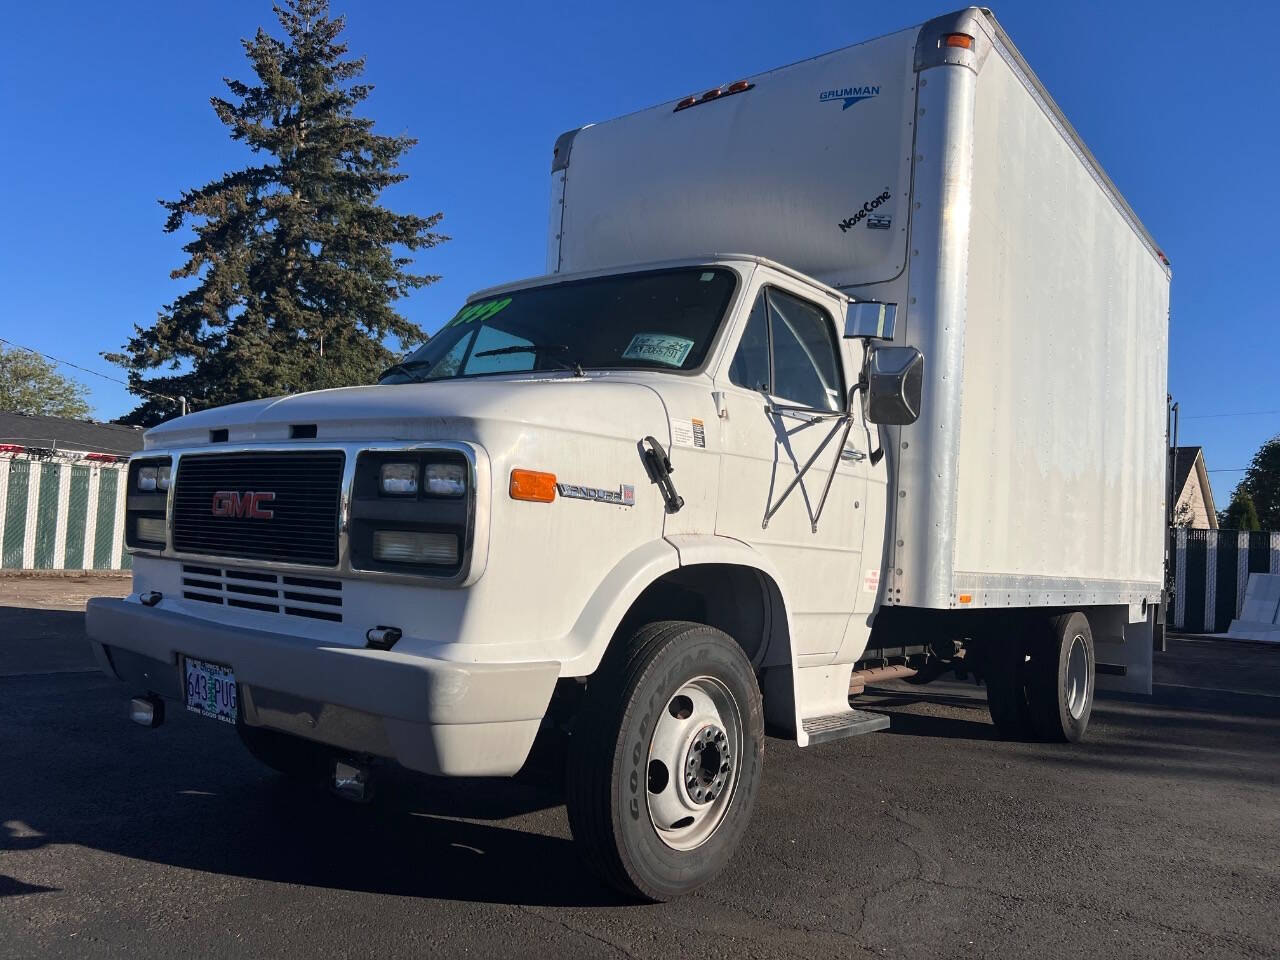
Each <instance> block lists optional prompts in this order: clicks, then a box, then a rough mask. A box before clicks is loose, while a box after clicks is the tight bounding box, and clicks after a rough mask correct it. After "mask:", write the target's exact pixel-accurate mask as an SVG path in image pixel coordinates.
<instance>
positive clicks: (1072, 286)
mask: <svg viewBox="0 0 1280 960" xmlns="http://www.w3.org/2000/svg"><path fill="white" fill-rule="evenodd" d="M548 254H549V255H548V273H547V275H546V276H543V277H540V278H537V279H533V280H527V281H522V282H519V283H513V284H510V285H507V286H502V287H497V288H494V289H491V290H486V291H484V292H482V293H478V294H476V295H475V296H473V297H472V298H471V299H470V300H468V302H467V303H466V304H465V305H464V306H463V308H462V309H461V310H460V311H459V312H458V314H457V315H456V316H454V317H453V318H452V319H450V320H449V321H448V322H447V323H445V325H444V326H443V327H442V329H441V330H440V331H439V332H438V333H437V334H436V335H435V336H434V337H432V338H431V340H430V341H429V342H428V343H427V344H425V345H424V346H423V347H421V348H420V349H419V350H417V351H415V352H414V353H412V354H410V355H409V356H407V357H406V358H405V359H404V360H403V361H402V362H401V363H399V364H397V365H396V366H395V367H393V368H392V369H391V370H389V371H387V372H386V373H385V374H384V375H383V377H382V378H381V380H380V381H379V383H377V384H373V385H369V386H363V387H351V388H346V389H341V390H327V391H321V392H317V393H310V394H303V395H298V396H288V397H281V398H275V399H269V400H262V401H258V402H251V403H244V404H238V405H235V406H230V407H224V408H221V409H210V410H204V411H200V412H197V413H194V414H192V415H190V416H186V417H183V418H181V419H178V420H174V421H172V422H169V423H166V424H164V425H162V426H159V427H156V428H154V429H152V430H150V431H149V432H148V433H147V435H146V448H145V450H144V451H143V452H142V453H140V454H138V455H137V456H136V457H134V458H133V460H132V462H131V463H130V468H129V492H128V501H127V510H128V532H127V540H128V544H129V546H130V548H131V549H132V550H133V554H134V589H133V593H132V594H131V595H130V596H129V597H127V598H125V599H105V598H104V599H95V600H93V601H92V602H91V603H90V605H89V609H88V630H89V634H90V637H91V638H92V643H93V646H94V649H95V651H96V653H97V655H98V658H99V662H100V663H101V665H102V667H103V669H104V670H106V671H107V672H108V673H109V674H111V675H112V676H115V677H118V678H120V679H122V680H125V681H127V682H128V683H129V684H131V685H132V687H133V688H134V689H135V691H136V692H137V694H138V696H137V697H136V698H135V699H134V700H133V701H132V704H131V709H132V712H133V716H134V718H135V719H136V720H138V721H139V722H142V723H144V724H155V723H157V722H159V721H160V720H161V719H162V718H163V708H164V703H165V701H166V700H170V701H174V702H176V703H177V704H179V705H180V706H181V707H182V708H185V709H186V710H190V711H194V712H197V713H201V714H203V715H206V716H208V717H210V718H213V719H216V720H220V721H223V722H225V723H227V724H229V725H234V727H235V729H236V730H237V732H238V733H239V735H240V737H241V738H242V739H243V740H244V742H245V744H246V745H247V746H248V748H249V749H250V751H251V752H252V753H253V754H255V755H256V756H257V757H258V758H260V759H262V760H264V761H265V762H266V763H268V764H270V765H272V766H274V767H276V768H277V769H280V770H282V771H285V772H286V773H288V774H291V775H294V776H298V777H303V778H316V779H322V778H327V779H328V781H329V783H330V785H331V787H333V788H334V789H336V790H338V791H339V792H341V793H344V794H346V795H350V796H357V797H358V796H362V795H364V794H365V793H366V791H367V789H368V785H369V776H370V773H371V770H373V769H375V768H376V764H377V763H378V762H381V761H383V760H391V761H396V762H399V763H400V764H403V765H404V766H406V767H409V768H412V769H414V770H419V771H424V772H426V773H429V774H435V775H443V776H475V775H486V776H491V775H510V774H514V773H516V772H517V771H519V770H520V769H521V767H522V765H524V764H525V763H526V760H527V758H528V756H529V753H530V749H531V746H532V745H533V743H534V741H535V738H536V737H538V736H539V734H542V735H543V736H546V737H554V736H556V735H557V734H560V735H562V736H563V740H564V743H565V744H566V747H565V753H564V763H565V767H566V778H567V789H566V795H567V806H568V813H569V820H570V824H571V826H572V829H573V833H574V836H575V837H576V838H577V840H578V841H579V843H580V844H581V846H582V847H583V849H584V851H585V856H586V858H587V860H588V862H589V863H590V864H591V865H592V866H593V867H594V868H595V869H596V870H598V871H599V873H600V874H601V876H602V877H604V878H605V879H606V880H607V881H608V882H610V883H612V884H613V885H615V886H616V887H618V888H619V889H621V890H623V891H626V892H628V893H630V894H633V895H636V896H639V897H644V898H651V899H662V898H666V897H671V896H675V895H678V894H680V893H682V892H685V891H687V890H690V889H692V888H693V887H696V886H697V885H699V884H701V883H703V882H705V881H707V880H708V879H709V878H710V877H712V876H713V875H714V874H715V873H716V872H717V871H718V870H720V869H721V868H722V867H723V866H724V865H725V864H726V863H727V861H728V860H729V858H730V856H731V855H732V853H733V851H734V849H735V847H736V845H737V844H738V841H739V840H740V838H741V837H742V835H743V832H744V830H745V829H746V826H747V822H748V819H749V817H750V814H751V810H752V805H753V801H754V798H755V795H756V792H757V788H758V786H759V782H760V777H761V774H762V761H763V738H764V736H765V730H766V724H767V725H768V727H769V729H770V731H771V732H772V733H775V734H779V735H783V736H787V737H793V738H794V739H795V740H796V741H797V742H798V743H799V744H801V745H802V746H803V745H806V744H811V743H815V742H818V741H821V740H826V739H831V738H833V737H839V736H848V735H852V734H858V733H866V732H869V731H872V730H876V729H880V728H882V727H884V726H886V725H887V723H888V718H887V717H885V716H883V715H877V714H875V713H873V712H868V711H863V710H858V709H857V708H856V706H854V704H855V703H856V697H855V698H854V699H853V700H852V701H851V694H856V693H858V692H859V691H861V690H862V689H863V688H864V686H865V685H866V684H867V683H869V682H871V681H873V680H875V679H877V678H883V677H887V676H908V675H914V676H915V677H916V678H917V679H919V680H928V679H932V678H934V677H937V676H939V675H941V674H943V673H944V672H947V671H950V670H958V671H962V672H963V673H964V674H966V675H970V676H973V677H975V678H977V679H979V680H981V681H983V682H984V683H985V685H986V689H987V695H988V699H989V702H990V709H991V715H992V719H993V721H994V722H995V724H996V726H997V727H998V728H999V729H1000V730H1001V731H1002V732H1004V733H1005V734H1006V735H1008V736H1014V737H1034V738H1041V739H1050V740H1059V741H1074V740H1077V739H1079V738H1080V736H1081V735H1082V734H1083V733H1084V731H1085V727H1086V725H1087V723H1088V720H1089V715H1090V710H1091V707H1092V703H1093V696H1094V691H1095V685H1100V684H1104V683H1111V684H1114V685H1118V686H1123V687H1126V688H1128V689H1130V690H1149V685H1150V664H1151V653H1152V637H1153V630H1154V626H1155V622H1156V618H1157V616H1158V611H1159V609H1160V603H1161V585H1162V582H1163V529H1164V516H1165V508H1164V463H1165V456H1164V449H1165V441H1164V436H1163V424H1164V417H1165V369H1166V347H1167V315H1168V296H1169V278H1170V271H1169V264H1168V261H1167V259H1166V258H1165V257H1164V255H1163V254H1162V253H1161V252H1160V250H1159V249H1158V248H1157V247H1156V245H1155V243H1154V242H1153V241H1152V239H1151V237H1150V236H1149V235H1148V234H1147V232H1146V231H1145V230H1144V229H1143V227H1142V225H1141V224H1140V223H1139V221H1138V218H1137V216H1136V215H1135V214H1134V212H1133V211H1132V210H1131V209H1130V208H1129V206H1128V204H1127V203H1126V202H1125V200H1124V199H1123V198H1122V197H1121V196H1120V193H1119V192H1118V191H1117V189H1116V188H1115V186H1114V184H1112V182H1111V181H1110V180H1109V179H1108V178H1107V176H1106V174H1105V173H1103V171H1102V169H1101V167H1100V166H1099V164H1098V163H1097V161H1096V160H1095V159H1094V158H1093V156H1092V155H1091V154H1090V153H1089V151H1088V149H1087V148H1086V147H1085V146H1084V144H1083V143H1082V141H1081V139H1080V138H1079V136H1077V135H1076V133H1075V132H1074V130H1073V129H1072V127H1071V125H1070V124H1069V123H1068V122H1067V120H1066V119H1065V117H1063V115H1062V113H1061V111H1060V110H1059V109H1058V108H1057V106H1056V105H1055V104H1054V102H1053V100H1052V99H1051V98H1050V97H1049V95H1048V93H1047V92H1046V91H1045V89H1044V87H1043V86H1042V85H1041V84H1040V82H1039V81H1038V80H1037V79H1036V77H1035V75H1034V74H1033V73H1032V72H1031V70H1030V68H1029V67H1028V66H1027V64H1026V62H1025V61H1024V60H1023V59H1022V57H1021V56H1020V55H1019V54H1018V52H1017V51H1016V49H1015V48H1014V47H1013V44H1012V43H1011V42H1010V40H1009V38H1008V37H1007V36H1006V35H1005V33H1004V32H1003V30H1002V29H1001V28H1000V26H999V25H998V24H997V22H996V21H995V19H994V18H993V17H992V15H991V14H990V12H988V11H986V10H983V9H978V8H969V9H966V10H962V11H959V12H957V13H953V14H949V15H947V16H943V17H939V18H937V19H935V20H932V21H930V22H928V23H925V24H923V25H922V26H916V27H912V28H910V29H907V30H903V31H901V32H899V33H894V34H890V35H888V36H884V37H880V38H878V39H874V40H869V41H867V42H865V43H860V44H857V45H856V46H852V47H848V48H846V49H843V50H838V51H836V52H834V53H830V54H827V55H825V56H820V57H815V58H814V59H811V60H806V61H804V62H801V63H797V64H793V65H791V66H788V67H783V68H781V69H778V70H774V71H771V72H768V73H763V74H760V75H758V76H751V77H745V78H743V79H741V80H736V81H734V82H731V83H727V84H722V85H719V86H715V87H712V88H710V89H708V90H706V91H705V92H701V93H698V94H695V95H692V96H689V97H685V98H683V99H681V100H679V101H675V102H670V103H664V104H660V105H659V106H656V107H653V108H652V109H649V110H643V111H640V112H639V113H634V114H630V115H628V116H625V117H622V118H620V119H617V120H612V121H609V122H607V123H599V124H594V125H589V126H586V127H583V128H581V129H578V130H574V131H570V132H569V133H566V134H564V135H563V136H561V137H560V138H559V140H558V141H557V143H556V145H555V150H554V159H553V162H552V204H551V219H550V243H549V251H548Z"/></svg>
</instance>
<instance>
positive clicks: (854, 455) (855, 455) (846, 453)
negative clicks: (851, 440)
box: [840, 447, 867, 462]
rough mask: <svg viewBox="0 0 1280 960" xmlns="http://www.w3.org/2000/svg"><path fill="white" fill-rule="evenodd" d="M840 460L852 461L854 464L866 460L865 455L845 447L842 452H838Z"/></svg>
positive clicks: (853, 448) (855, 449)
mask: <svg viewBox="0 0 1280 960" xmlns="http://www.w3.org/2000/svg"><path fill="white" fill-rule="evenodd" d="M840 459H841V460H853V461H855V462H856V461H859V460H865V459H867V455H866V454H865V453H863V452H862V451H861V450H858V449H857V448H855V447H845V448H844V449H843V450H841V451H840Z"/></svg>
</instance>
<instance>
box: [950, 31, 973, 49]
mask: <svg viewBox="0 0 1280 960" xmlns="http://www.w3.org/2000/svg"><path fill="white" fill-rule="evenodd" d="M942 45H943V46H944V47H964V49H966V50H972V49H973V37H971V36H969V34H967V33H948V34H947V35H946V36H944V37H943V38H942Z"/></svg>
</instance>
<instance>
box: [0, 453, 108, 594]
mask: <svg viewBox="0 0 1280 960" xmlns="http://www.w3.org/2000/svg"><path fill="white" fill-rule="evenodd" d="M124 476H125V465H124V464H123V463H110V462H98V461H72V460H67V459H39V458H31V457H27V456H22V455H0V568H3V569H5V570H86V569H88V570H121V569H128V567H129V566H130V561H131V558H130V556H129V554H128V553H127V552H126V551H125V549H124Z"/></svg>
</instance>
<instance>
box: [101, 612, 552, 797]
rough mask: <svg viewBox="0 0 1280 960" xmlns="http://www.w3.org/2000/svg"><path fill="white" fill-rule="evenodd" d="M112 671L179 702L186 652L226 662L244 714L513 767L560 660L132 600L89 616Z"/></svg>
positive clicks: (441, 768)
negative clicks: (454, 654)
mask: <svg viewBox="0 0 1280 960" xmlns="http://www.w3.org/2000/svg"><path fill="white" fill-rule="evenodd" d="M85 622H86V629H87V632H88V635H89V639H90V643H91V644H92V645H93V648H94V653H95V655H96V656H97V658H98V662H99V664H100V665H101V666H102V668H103V670H105V671H106V672H107V673H108V674H110V675H111V676H114V677H116V678H117V679H119V680H125V681H128V682H130V683H133V684H135V685H136V686H138V687H140V688H142V689H145V690H147V691H149V692H152V693H157V694H159V695H161V696H165V697H170V698H173V699H181V695H182V681H181V679H180V675H179V671H180V669H181V667H180V664H179V662H178V657H179V655H180V654H185V655H188V656H192V657H198V658H200V659H204V660H211V661H214V662H217V663H225V664H228V665H229V666H230V667H231V668H232V669H233V670H234V671H235V675H236V680H237V682H238V683H239V685H240V690H241V715H242V717H243V719H244V722H245V723H247V724H250V725H251V726H265V727H271V728H273V729H278V730H282V731H284V732H286V733H291V734H295V735H298V736H302V737H306V738H307V739H311V740H317V741H320V742H322V743H328V744H331V745H333V746H335V747H339V748H341V749H344V750H350V751H356V752H360V753H369V754H374V755H376V756H383V757H390V758H392V759H394V760H396V761H397V762H399V763H400V764H402V765H404V766H406V767H409V768H410V769H413V770H420V771H422V772H424V773H430V774H437V775H444V776H507V775H510V774H513V773H515V772H516V771H517V770H519V769H520V767H521V766H522V765H523V764H524V761H525V758H526V757H527V756H528V753H529V748H530V747H531V746H532V744H533V739H534V737H535V736H536V735H537V732H538V727H539V725H540V724H541V721H542V717H543V715H544V714H545V712H546V709H547V705H548V703H549V702H550V700H551V692H552V689H553V687H554V686H555V682H556V679H557V677H558V676H559V672H560V665H559V664H558V663H556V662H555V661H543V662H535V663H461V662H454V661H446V660H436V659H431V658H429V657H422V656H416V655H413V654H406V653H397V652H396V651H395V650H388V651H383V650H369V649H365V648H362V647H347V646H341V645H336V644H324V643H318V642H316V641H314V640H309V639H307V638H305V637H297V636H292V635H290V634H283V633H274V632H271V631H266V630H251V629H245V628H242V627H227V626H224V625H222V624H219V623H216V622H214V621H211V620H202V619H199V618H196V617H191V616H187V615H185V614H180V613H175V612H173V611H170V610H164V609H161V608H157V607H144V606H143V605H142V604H141V603H138V602H137V601H136V600H134V599H124V600H120V599H115V598H108V597H95V598H94V599H92V600H90V601H89V604H88V607H87V610H86V613H85Z"/></svg>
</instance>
